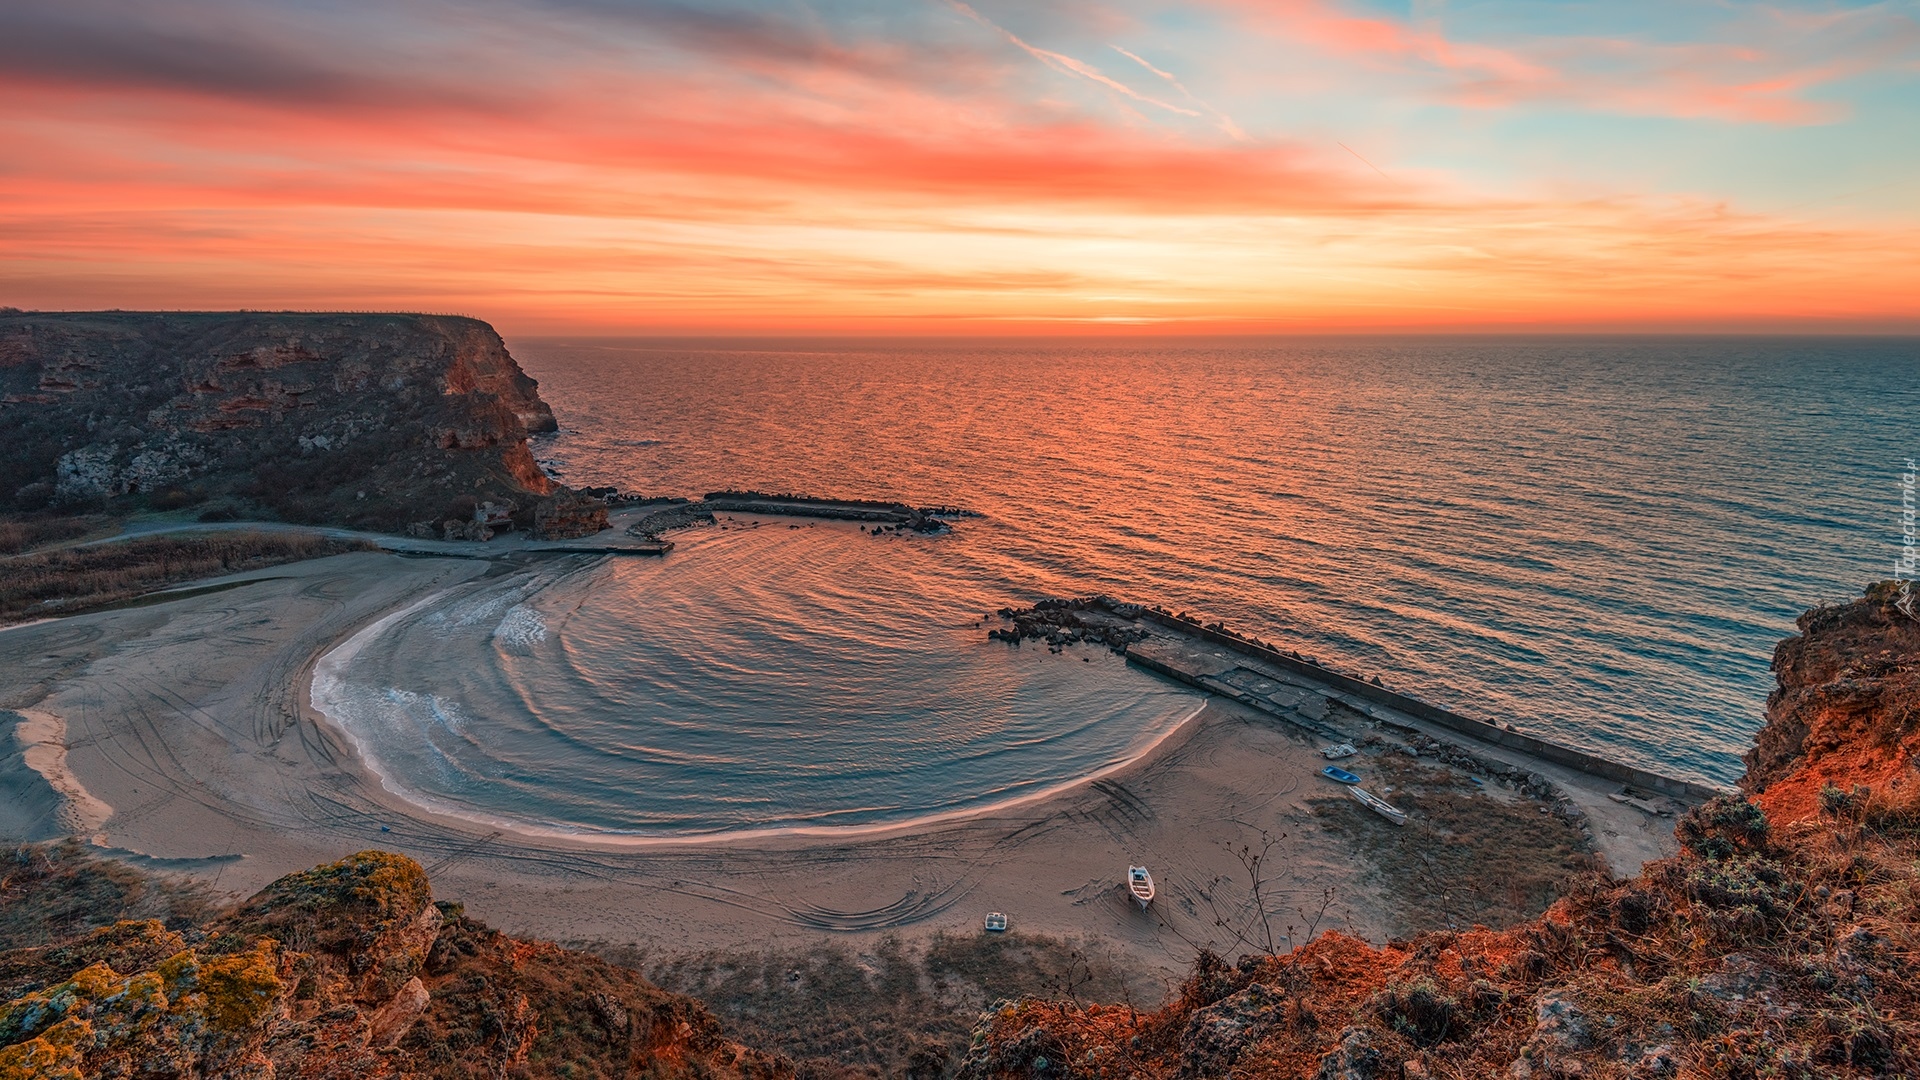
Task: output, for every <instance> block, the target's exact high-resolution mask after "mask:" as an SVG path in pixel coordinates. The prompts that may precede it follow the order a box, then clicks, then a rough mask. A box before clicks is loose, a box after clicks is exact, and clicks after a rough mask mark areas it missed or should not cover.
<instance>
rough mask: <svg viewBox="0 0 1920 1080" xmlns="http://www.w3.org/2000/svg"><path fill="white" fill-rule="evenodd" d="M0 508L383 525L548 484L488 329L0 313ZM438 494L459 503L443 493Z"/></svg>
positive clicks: (532, 412)
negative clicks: (195, 510)
mask: <svg viewBox="0 0 1920 1080" xmlns="http://www.w3.org/2000/svg"><path fill="white" fill-rule="evenodd" d="M0 424H4V425H5V426H6V429H7V432H8V435H7V438H6V439H5V440H4V441H3V442H0V476H5V477H6V478H7V479H6V483H5V488H4V490H0V509H7V508H11V509H14V510H34V509H38V508H40V507H42V506H49V505H53V506H60V505H68V506H87V507H94V508H100V507H105V508H113V507H118V506H126V507H129V508H132V507H138V506H151V505H157V506H162V507H169V508H182V507H187V506H194V505H200V504H208V505H210V507H212V508H214V509H215V510H216V511H217V512H221V513H240V512H247V513H252V512H258V511H260V510H265V511H268V512H271V513H273V514H275V515H277V516H280V517H283V518H286V519H288V520H293V521H303V522H328V523H336V524H350V525H358V526H363V527H369V528H376V529H385V530H395V531H397V530H399V529H402V528H404V527H406V526H407V525H410V524H414V523H424V524H425V525H426V526H427V527H429V528H431V529H432V530H434V531H436V532H437V531H438V530H439V529H440V526H441V523H442V522H443V521H445V520H447V519H449V518H450V517H451V518H456V519H459V520H462V521H466V520H469V519H471V518H472V516H473V512H472V510H471V508H468V507H466V505H465V504H466V503H467V502H475V503H476V505H477V503H478V502H489V501H490V502H494V503H497V504H500V505H508V504H511V505H512V506H514V507H516V508H517V510H516V513H517V514H518V516H519V517H520V518H521V519H523V520H520V521H519V522H518V524H520V525H521V526H522V527H526V526H530V525H531V524H532V517H533V512H534V509H533V508H534V506H535V505H536V504H537V503H538V502H539V501H540V499H541V498H543V497H546V496H549V495H551V494H553V493H554V492H556V491H557V490H558V487H557V485H556V484H554V482H553V481H551V480H550V479H549V478H548V477H547V476H546V475H545V474H544V473H542V472H541V471H540V468H539V466H538V465H537V464H536V463H535V462H534V459H533V455H532V453H531V451H530V450H529V448H528V446H527V434H528V432H530V431H552V430H554V429H555V424H554V418H553V411H552V409H550V408H549V407H548V406H547V404H546V403H545V402H544V401H542V400H540V395H539V392H538V387H537V385H536V384H535V383H534V380H532V379H530V378H528V377H527V375H526V373H525V372H523V371H521V370H520V366H519V365H518V364H517V363H515V362H514V359H513V357H512V356H510V355H509V354H508V352H507V349H506V346H505V345H504V343H502V342H501V340H500V336H499V335H498V334H496V333H495V332H494V331H493V328H492V327H490V326H488V325H487V324H485V323H483V322H479V321H477V320H474V319H465V318H457V317H450V316H429V315H315V314H294V313H280V314H271V313H251V312H242V313H217V314H216V313H198V314H194V313H182V314H173V313H135V312H92V313H65V314H40V313H0ZM456 502H458V503H460V505H459V506H455V505H454V504H455V503H456Z"/></svg>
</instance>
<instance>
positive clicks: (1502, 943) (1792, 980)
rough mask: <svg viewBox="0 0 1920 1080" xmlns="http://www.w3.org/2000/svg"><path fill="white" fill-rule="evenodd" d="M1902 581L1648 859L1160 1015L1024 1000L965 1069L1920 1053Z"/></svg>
mask: <svg viewBox="0 0 1920 1080" xmlns="http://www.w3.org/2000/svg"><path fill="white" fill-rule="evenodd" d="M1897 596H1898V594H1897V592H1896V591H1895V588H1894V587H1893V586H1892V585H1891V584H1883V585H1879V586H1876V587H1874V588H1872V589H1869V590H1868V592H1867V594H1866V596H1865V597H1864V598H1863V599H1861V600H1858V601H1855V602H1853V603H1851V604H1845V605H1840V606H1837V607H1832V608H1822V609H1819V610H1816V611H1811V612H1808V613H1807V614H1806V615H1805V616H1803V617H1802V618H1801V619H1800V622H1799V628H1800V631H1801V633H1800V635H1799V636H1797V637H1794V638H1791V639H1789V640H1787V641H1785V642H1783V643H1782V644H1781V646H1780V647H1779V649H1778V651H1777V652H1776V654H1775V657H1774V670H1775V673H1776V675H1777V676H1778V679H1779V689H1778V690H1777V691H1776V692H1775V693H1774V694H1773V696H1772V698H1771V700H1770V701H1769V704H1768V711H1767V724H1766V727H1765V728H1764V729H1763V730H1762V731H1761V733H1760V737H1759V740H1758V746H1757V748H1756V749H1755V750H1754V752H1753V753H1752V754H1750V755H1749V756H1748V759H1747V760H1748V770H1749V771H1748V775H1747V778H1746V780H1745V782H1744V784H1743V785H1742V786H1743V788H1744V790H1745V791H1746V793H1747V794H1746V795H1728V796H1723V797H1721V798H1718V799H1715V800H1713V801H1711V802H1709V803H1707V804H1706V805H1705V806H1702V807H1699V808H1698V809H1696V810H1694V811H1693V812H1691V813H1689V814H1687V815H1686V816H1685V817H1683V818H1682V819H1680V821H1679V823H1678V825H1677V826H1676V830H1675V831H1676V834H1677V836H1678V839H1679V840H1680V843H1681V852H1680V854H1679V855H1677V856H1675V857H1673V858H1671V859H1666V860H1663V861H1660V862H1655V863H1650V864H1648V865H1647V866H1646V867H1645V868H1644V869H1643V871H1642V872H1641V874H1640V875H1639V876H1637V877H1635V878H1631V879H1627V880H1610V879H1607V878H1604V877H1601V876H1597V875H1596V876H1594V877H1592V878H1590V879H1588V880H1585V881H1583V882H1579V883H1577V884H1576V885H1575V887H1574V888H1573V889H1572V890H1571V892H1570V894H1569V895H1567V896H1566V897H1565V898H1563V899H1562V900H1560V901H1559V902H1558V903H1556V904H1555V905H1554V906H1553V907H1552V908H1550V909H1549V910H1548V911H1547V913H1546V914H1545V915H1543V916H1542V917H1541V918H1539V919H1538V920H1535V921H1533V922H1530V923H1526V924H1523V925H1520V926H1517V927H1513V928H1511V929H1506V930H1489V929H1487V928H1484V927H1474V928H1472V929H1471V930H1468V931H1465V932H1448V933H1434V934H1424V935H1421V936H1419V937H1415V938H1412V939H1410V940H1405V941H1395V942H1391V943H1389V944H1387V945H1386V946H1384V947H1376V946H1372V945H1369V944H1367V943H1365V942H1361V941H1356V940H1354V939H1352V938H1350V937H1346V936H1344V935H1340V934H1337V933H1329V934H1325V935H1322V936H1321V937H1320V938H1319V939H1318V940H1316V941H1313V942H1312V943H1311V944H1308V945H1306V946H1304V947H1302V948H1300V949H1298V950H1296V951H1294V952H1291V953H1287V954H1284V955H1279V956H1261V955H1255V956H1248V957H1243V958H1241V959H1240V961H1239V962H1238V963H1237V964H1231V965H1230V964H1228V963H1226V962H1225V961H1223V960H1222V959H1220V958H1218V957H1212V956H1203V957H1202V958H1201V962H1200V963H1199V964H1198V965H1197V966H1196V968H1195V970H1194V974H1193V976H1192V977H1191V978H1189V979H1188V981H1187V983H1186V984H1185V985H1184V986H1183V987H1182V988H1181V990H1180V993H1179V994H1178V995H1177V996H1176V997H1175V998H1174V1000H1173V1001H1172V1002H1170V1003H1169V1004H1168V1005H1166V1006H1165V1007H1163V1008H1162V1009H1160V1010H1158V1011H1155V1012H1152V1013H1135V1012H1134V1011H1133V1010H1132V1009H1130V1008H1126V1007H1121V1006H1101V1005H1078V1004H1073V1003H1066V1002H1050V1001H1024V1002H1016V1003H1009V1004H1005V1005H1002V1006H1000V1007H999V1008H997V1009H995V1010H994V1011H992V1012H990V1013H989V1014H987V1015H986V1016H985V1017H984V1018H983V1020H982V1023H981V1026H980V1028H979V1030H978V1032H977V1033H976V1035H975V1039H974V1045H973V1050H972V1053H971V1054H970V1055H969V1056H968V1058H967V1060H966V1062H965V1064H964V1066H963V1067H962V1069H961V1075H962V1076H963V1077H967V1078H969V1080H990V1078H991V1080H1001V1078H1007V1080H1011V1078H1012V1077H1022V1078H1027V1077H1035V1076H1045V1077H1053V1078H1060V1080H1064V1078H1069V1077H1102V1076H1124V1077H1133V1078H1140V1080H1173V1078H1176V1077H1181V1078H1184V1077H1195V1076H1209V1077H1214V1076H1218V1077H1226V1076H1234V1077H1262V1078H1267V1077H1271V1078H1276V1080H1278V1078H1301V1080H1305V1078H1323V1080H1399V1078H1416V1080H1418V1078H1424V1077H1437V1076H1459V1077H1514V1078H1522V1080H1525V1078H1547V1077H1554V1078H1560V1077H1646V1078H1652V1077H1668V1076H1684V1077H1717V1078H1728V1080H1735V1078H1739V1080H1746V1078H1756V1080H1757V1078H1760V1077H1806V1078H1814V1077H1822V1078H1825V1077H1870V1076H1874V1077H1878V1076H1914V1075H1920V772H1916V770H1915V762H1916V757H1917V755H1920V624H1916V623H1915V622H1914V621H1913V620H1912V619H1911V618H1909V617H1908V616H1907V615H1906V614H1905V613H1904V612H1902V611H1900V610H1899V609H1898V608H1896V607H1895V606H1894V603H1893V601H1894V600H1895V599H1896V598H1897Z"/></svg>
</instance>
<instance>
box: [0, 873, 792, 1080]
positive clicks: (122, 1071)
mask: <svg viewBox="0 0 1920 1080" xmlns="http://www.w3.org/2000/svg"><path fill="white" fill-rule="evenodd" d="M0 1001H4V1004H0V1080H15V1078H20V1080H24V1078H27V1077H35V1078H44V1080H82V1078H95V1077H114V1076H119V1077H145V1076H156V1077H158V1076H166V1077H196V1078H206V1080H228V1078H233V1080H238V1078H241V1077H247V1078H263V1077H272V1078H275V1080H295V1078H309V1080H320V1078H339V1080H347V1078H359V1080H406V1078H416V1077H417V1078H422V1080H424V1078H428V1077H445V1078H450V1080H451V1078H458V1080H475V1078H481V1077H508V1076H537V1075H547V1076H556V1075H564V1076H569V1077H590V1078H600V1077H605V1078H611V1077H628V1076H649V1077H662V1078H666V1077H696V1076H697V1077H711V1078H720V1080H725V1078H738V1080H746V1078H766V1080H776V1078H782V1077H790V1076H792V1074H793V1070H792V1067H791V1066H790V1065H789V1064H787V1063H786V1062H785V1061H784V1060H782V1059H779V1058H775V1057H771V1056H768V1055H765V1054H761V1053H758V1052H756V1051H753V1050H749V1049H746V1048H745V1047H742V1046H740V1045H738V1044H736V1043H733V1042H731V1041H729V1040H728V1039H726V1038H725V1037H724V1036H723V1035H722V1034H721V1032H720V1030H719V1025H718V1024H717V1023H716V1022H715V1021H714V1019H713V1018H712V1017H711V1016H710V1015H709V1014H708V1013H707V1012H706V1010H705V1009H704V1008H703V1007H702V1006H700V1005H699V1004H697V1003H695V1002H693V1001H691V1000H690V999H687V998H683V997H678V996H676V995H672V994H668V993H666V992H665V991H662V990H660V989H658V988H656V987H654V986H652V985H651V984H649V983H647V982H646V981H645V980H644V979H642V978H641V977H640V976H639V975H637V974H635V973H633V972H631V971H628V970H626V969H624V968H617V967H614V966H612V965H609V964H606V963H604V962H602V961H599V960H596V959H594V958H592V957H588V956H584V955H581V954H578V953H571V952H568V951H566V950H563V949H560V948H559V947H557V946H553V945H547V944H542V943H534V942H524V941H517V940H514V939H512V938H508V937H505V936H504V935H501V934H499V933H497V932H495V931H492V930H489V929H487V928H486V927H483V926H481V925H479V924H478V923H475V922H473V921H472V920H470V919H467V918H465V917H464V916H463V915H462V914H461V912H460V909H459V907H458V906H457V905H450V904H436V903H434V901H433V899H432V896H431V894H430V892H429V889H428V883H427V877H426V874H425V873H424V872H422V871H421V869H420V867H419V865H418V864H416V863H415V862H414V861H413V860H411V859H408V858H406V857H404V856H399V855H390V854H386V853H384V852H378V851H363V852H361V853H360V854H358V855H354V856H352V857H350V858H347V859H343V860H341V861H340V862H337V863H334V864H332V865H330V866H323V867H319V868H317V869H314V870H309V871H305V872H303V873H298V874H291V875H289V876H287V877H284V878H281V879H280V880H279V881H276V882H274V883H273V884H272V885H270V886H268V887H267V888H266V889H264V890H262V891H261V892H260V894H259V895H257V896H255V897H253V898H252V899H251V900H249V901H247V902H246V903H245V904H244V905H242V906H241V907H240V908H239V909H238V910H236V911H234V912H233V913H231V914H230V915H228V916H226V917H225V918H222V919H220V920H218V921H216V922H213V923H211V924H208V925H206V926H204V927H198V928H189V929H186V930H180V931H175V930H169V929H167V928H166V927H165V926H164V925H163V924H161V923H159V922H153V921H147V922H139V921H129V922H121V923H118V924H116V925H113V926H110V927H106V928H104V929H100V930H97V931H95V932H93V933H92V934H90V935H87V936H86V937H83V938H80V939H78V940H76V941H71V942H67V943H65V944H62V945H57V946H48V947H44V948H37V949H22V950H16V951H14V952H10V953H0Z"/></svg>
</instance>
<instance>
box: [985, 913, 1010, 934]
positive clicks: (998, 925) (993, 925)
mask: <svg viewBox="0 0 1920 1080" xmlns="http://www.w3.org/2000/svg"><path fill="white" fill-rule="evenodd" d="M1006 928H1007V917H1006V915H1004V914H1002V913H1001V912H998V911H989V912H987V929H988V930H991V931H993V932H994V933H996V934H998V933H1000V932H1001V931H1002V930H1005V929H1006Z"/></svg>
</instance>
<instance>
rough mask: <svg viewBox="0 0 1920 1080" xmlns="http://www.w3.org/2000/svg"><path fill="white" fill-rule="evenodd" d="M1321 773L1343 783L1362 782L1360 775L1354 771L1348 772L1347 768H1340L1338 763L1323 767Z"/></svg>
mask: <svg viewBox="0 0 1920 1080" xmlns="http://www.w3.org/2000/svg"><path fill="white" fill-rule="evenodd" d="M1320 775H1321V776H1324V777H1326V778H1327V779H1329V780H1338V781H1339V782H1341V783H1343V784H1357V783H1359V782H1360V778H1359V777H1357V776H1355V775H1353V774H1352V773H1350V772H1348V771H1347V770H1345V769H1342V768H1340V767H1339V766H1337V765H1329V766H1327V767H1326V768H1324V769H1321V770H1320Z"/></svg>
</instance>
